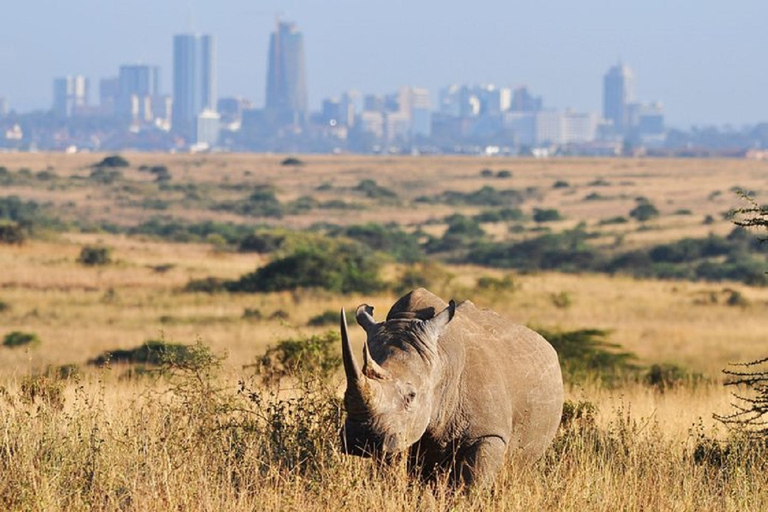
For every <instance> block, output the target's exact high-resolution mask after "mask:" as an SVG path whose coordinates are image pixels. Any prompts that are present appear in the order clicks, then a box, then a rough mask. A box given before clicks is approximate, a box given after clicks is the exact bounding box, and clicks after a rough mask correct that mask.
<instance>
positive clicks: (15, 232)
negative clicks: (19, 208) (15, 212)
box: [0, 221, 27, 245]
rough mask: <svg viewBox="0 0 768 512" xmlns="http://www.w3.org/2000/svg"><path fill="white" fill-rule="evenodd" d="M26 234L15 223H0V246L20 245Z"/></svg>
mask: <svg viewBox="0 0 768 512" xmlns="http://www.w3.org/2000/svg"><path fill="white" fill-rule="evenodd" d="M26 240H27V233H26V231H25V230H24V228H22V227H21V226H20V225H19V224H18V223H17V222H3V221H0V244H7V245H22V244H23V243H24V242H26Z"/></svg>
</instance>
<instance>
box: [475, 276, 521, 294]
mask: <svg viewBox="0 0 768 512" xmlns="http://www.w3.org/2000/svg"><path fill="white" fill-rule="evenodd" d="M475 288H476V289H477V290H478V291H481V292H493V293H502V292H509V291H514V290H515V281H514V280H513V279H512V276H511V275H509V274H507V275H505V276H504V277H502V278H498V277H492V276H481V277H479V278H478V279H477V283H475Z"/></svg>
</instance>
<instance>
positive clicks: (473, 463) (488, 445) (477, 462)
mask: <svg viewBox="0 0 768 512" xmlns="http://www.w3.org/2000/svg"><path fill="white" fill-rule="evenodd" d="M506 451H507V445H506V443H505V442H504V441H503V440H502V439H501V438H500V437H497V436H488V437H483V438H480V439H478V440H477V441H476V442H475V443H473V444H472V445H471V446H469V447H467V448H466V449H465V450H463V453H462V454H460V456H459V458H458V460H457V461H456V462H457V466H458V469H459V472H458V473H459V474H458V475H457V476H459V477H460V478H461V483H463V484H464V485H466V486H467V487H470V488H482V487H487V486H489V485H491V484H492V483H493V481H494V479H495V478H496V475H497V473H498V472H499V470H501V467H502V466H503V465H504V458H505V455H506Z"/></svg>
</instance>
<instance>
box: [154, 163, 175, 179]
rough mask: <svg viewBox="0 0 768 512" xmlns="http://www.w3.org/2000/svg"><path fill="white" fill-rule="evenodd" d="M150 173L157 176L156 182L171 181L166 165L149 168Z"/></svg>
mask: <svg viewBox="0 0 768 512" xmlns="http://www.w3.org/2000/svg"><path fill="white" fill-rule="evenodd" d="M149 172H150V173H152V174H154V175H155V181H156V182H167V181H171V173H170V172H169V171H168V168H167V167H166V166H164V165H155V166H152V167H150V168H149Z"/></svg>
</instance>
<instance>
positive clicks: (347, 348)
mask: <svg viewBox="0 0 768 512" xmlns="http://www.w3.org/2000/svg"><path fill="white" fill-rule="evenodd" d="M339 323H340V324H341V357H342V359H343V361H344V373H345V374H346V375H347V385H348V386H351V387H359V386H360V384H361V381H362V380H363V372H362V371H360V365H358V364H357V360H356V359H355V355H354V354H353V353H352V346H351V345H350V343H349V334H348V332H347V315H346V313H345V312H344V308H341V319H340V322H339Z"/></svg>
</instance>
